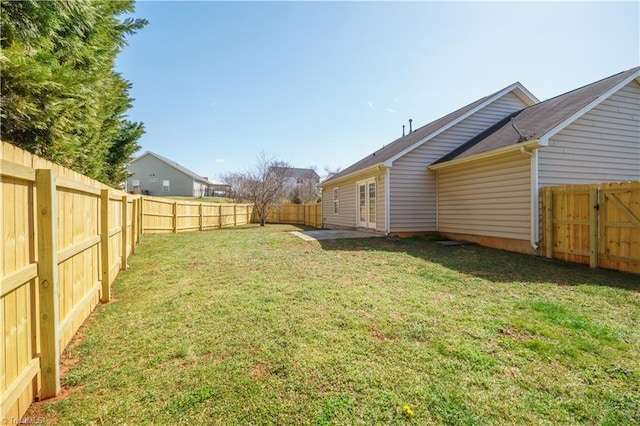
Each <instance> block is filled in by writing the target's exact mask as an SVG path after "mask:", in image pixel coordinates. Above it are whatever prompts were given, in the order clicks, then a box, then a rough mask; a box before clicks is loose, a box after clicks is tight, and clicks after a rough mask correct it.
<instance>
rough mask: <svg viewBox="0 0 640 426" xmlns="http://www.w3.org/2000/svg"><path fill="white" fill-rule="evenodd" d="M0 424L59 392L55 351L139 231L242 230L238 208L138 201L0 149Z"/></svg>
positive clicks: (103, 296) (242, 208)
mask: <svg viewBox="0 0 640 426" xmlns="http://www.w3.org/2000/svg"><path fill="white" fill-rule="evenodd" d="M0 211H1V212H2V219H1V220H0V234H1V235H2V238H3V240H2V244H0V258H1V259H2V260H1V263H0V319H2V320H1V321H0V332H1V333H2V337H3V341H2V342H0V423H2V422H4V421H6V422H7V423H16V422H17V421H18V419H20V418H21V417H22V416H23V415H24V413H25V412H26V411H27V408H28V407H29V405H30V404H31V402H32V401H33V399H34V397H35V396H36V395H37V396H39V397H40V398H41V399H44V398H48V397H52V396H55V395H56V394H57V393H58V392H59V390H60V365H59V363H60V353H61V352H62V351H63V350H64V349H65V348H66V346H67V345H68V344H69V342H70V341H71V339H72V337H73V335H74V334H75V333H76V331H77V330H78V328H79V327H80V326H81V325H82V323H83V322H84V320H85V319H86V318H87V317H88V316H89V314H90V313H91V312H92V311H93V309H94V308H95V307H96V305H97V304H98V303H100V301H102V302H108V301H109V300H110V297H111V285H112V283H113V282H114V280H115V279H116V276H117V275H118V273H119V272H120V271H122V270H125V269H126V268H127V258H128V257H129V255H130V254H131V253H134V252H135V247H136V244H137V243H138V242H139V240H140V235H141V234H142V233H153V232H188V231H199V230H208V229H217V228H224V227H227V226H236V225H241V224H246V223H248V222H249V221H250V220H251V214H252V209H251V207H250V206H247V205H215V204H211V205H209V204H206V203H202V204H199V203H193V202H187V201H177V200H167V199H161V198H154V197H140V196H137V195H130V194H126V193H124V192H121V191H117V190H114V189H113V188H109V187H108V186H106V185H103V184H101V183H99V182H97V181H94V180H92V179H90V178H88V177H86V176H83V175H81V174H79V173H76V172H73V171H71V170H69V169H66V168H64V167H61V166H59V165H56V164H54V163H51V162H49V161H46V160H43V159H41V158H39V157H37V156H34V155H32V154H29V153H27V152H25V151H22V150H20V149H18V148H16V147H15V146H13V145H11V144H8V143H6V142H2V143H1V145H0Z"/></svg>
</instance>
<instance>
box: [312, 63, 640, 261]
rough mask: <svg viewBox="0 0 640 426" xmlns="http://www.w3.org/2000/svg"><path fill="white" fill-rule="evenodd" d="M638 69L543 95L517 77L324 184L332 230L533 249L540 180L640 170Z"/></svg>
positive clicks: (584, 179) (607, 177) (583, 179)
mask: <svg viewBox="0 0 640 426" xmlns="http://www.w3.org/2000/svg"><path fill="white" fill-rule="evenodd" d="M639 75H640V67H638V68H634V69H631V70H628V71H625V72H622V73H619V74H616V75H613V76H611V77H608V78H605V79H603V80H600V81H597V82H595V83H592V84H590V85H587V86H584V87H581V88H579V89H576V90H573V91H571V92H568V93H565V94H563V95H560V96H557V97H555V98H552V99H549V100H546V101H544V102H539V101H538V100H537V99H536V98H535V97H534V96H533V95H531V94H530V93H529V92H528V91H527V90H526V89H525V88H524V87H523V86H521V85H520V84H519V83H515V84H513V85H511V86H509V87H507V88H505V89H503V90H501V91H499V92H496V93H495V94H493V95H489V96H487V97H485V98H482V99H479V100H478V101H476V102H474V103H472V104H470V105H467V106H466V107H464V108H461V109H460V110H458V111H455V112H453V113H451V114H449V115H447V116H445V117H442V118H440V119H438V120H436V121H434V122H432V123H430V124H427V125H426V126H424V127H422V128H420V129H417V130H416V131H414V132H410V133H409V134H408V135H406V136H404V137H402V138H400V139H398V140H396V141H394V142H392V143H391V144H389V145H387V146H386V147H384V148H383V149H381V150H378V151H376V152H374V153H373V154H371V155H369V156H367V157H365V158H364V159H362V160H360V161H359V162H357V163H355V164H354V165H352V166H350V167H348V168H347V169H345V170H343V171H342V172H341V173H338V174H336V175H335V176H333V177H332V178H331V179H328V180H326V181H325V182H323V183H322V184H321V187H322V191H323V201H322V202H323V220H324V225H325V227H327V228H333V227H346V228H356V227H359V228H367V229H372V230H375V231H378V232H384V233H387V234H400V235H403V234H415V233H423V232H439V233H441V234H444V235H447V236H450V237H453V238H463V239H466V240H471V241H475V242H478V243H480V244H484V245H488V246H493V247H498V248H503V249H509V250H514V251H520V252H527V253H533V252H535V251H536V248H537V243H538V240H539V237H538V235H539V230H538V226H539V225H538V223H539V212H538V190H539V188H540V187H542V186H548V185H560V184H572V183H593V182H603V181H621V180H639V179H640V124H639V123H640V84H639V80H640V78H639Z"/></svg>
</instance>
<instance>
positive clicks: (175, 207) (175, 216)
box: [173, 201, 178, 234]
mask: <svg viewBox="0 0 640 426" xmlns="http://www.w3.org/2000/svg"><path fill="white" fill-rule="evenodd" d="M173 233H174V234H177V233H178V202H177V201H175V202H174V203H173Z"/></svg>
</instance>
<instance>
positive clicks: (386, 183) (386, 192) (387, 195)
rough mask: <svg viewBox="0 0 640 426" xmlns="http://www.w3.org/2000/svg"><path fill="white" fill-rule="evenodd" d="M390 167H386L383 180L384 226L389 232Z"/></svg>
mask: <svg viewBox="0 0 640 426" xmlns="http://www.w3.org/2000/svg"><path fill="white" fill-rule="evenodd" d="M390 213H391V169H387V171H386V176H385V180H384V222H385V223H384V227H385V232H386V233H387V234H389V233H390V232H391V214H390Z"/></svg>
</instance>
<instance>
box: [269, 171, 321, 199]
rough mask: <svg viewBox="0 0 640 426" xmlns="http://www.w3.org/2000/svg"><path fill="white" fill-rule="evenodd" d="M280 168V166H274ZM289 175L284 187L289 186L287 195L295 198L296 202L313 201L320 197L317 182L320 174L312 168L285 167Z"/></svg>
mask: <svg viewBox="0 0 640 426" xmlns="http://www.w3.org/2000/svg"><path fill="white" fill-rule="evenodd" d="M274 168H277V169H280V167H276V166H274ZM287 172H288V173H287V174H288V175H289V177H288V178H287V180H286V181H285V187H287V188H289V196H290V197H291V198H292V199H297V201H296V202H302V203H311V202H313V203H315V202H317V200H318V198H319V197H320V192H319V190H318V183H320V175H318V173H316V171H315V170H313V169H303V168H296V167H289V168H288V169H287Z"/></svg>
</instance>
